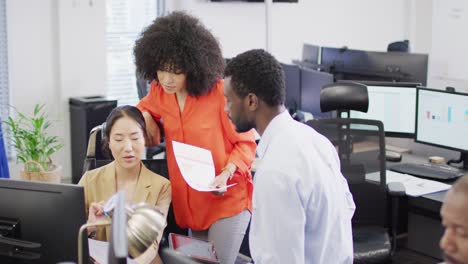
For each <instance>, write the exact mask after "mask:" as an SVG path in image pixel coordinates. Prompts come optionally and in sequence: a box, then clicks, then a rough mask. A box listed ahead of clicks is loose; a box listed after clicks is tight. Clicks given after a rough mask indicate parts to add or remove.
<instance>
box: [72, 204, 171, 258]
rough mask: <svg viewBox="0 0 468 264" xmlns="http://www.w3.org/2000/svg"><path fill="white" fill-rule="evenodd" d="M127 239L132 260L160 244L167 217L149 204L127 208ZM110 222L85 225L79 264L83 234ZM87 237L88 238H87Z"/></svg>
mask: <svg viewBox="0 0 468 264" xmlns="http://www.w3.org/2000/svg"><path fill="white" fill-rule="evenodd" d="M125 209H126V213H127V239H128V253H129V255H130V256H131V257H132V258H136V257H138V256H140V255H141V254H142V253H143V252H145V251H146V250H147V249H148V248H149V247H150V246H151V245H153V244H154V243H158V242H159V241H158V240H159V239H160V238H161V236H162V232H163V231H164V228H165V226H166V217H165V215H164V214H163V213H161V212H159V211H158V210H157V209H156V208H155V207H154V206H151V205H148V204H144V203H141V204H137V205H135V206H127V207H126V208H125ZM110 224H111V222H110V221H101V222H96V223H89V224H84V225H82V226H81V228H80V230H79V233H78V263H79V264H83V263H84V262H83V247H82V241H83V236H84V235H83V234H84V233H85V232H86V230H87V228H88V227H93V226H107V225H110ZM85 237H86V236H85Z"/></svg>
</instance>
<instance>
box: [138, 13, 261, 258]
mask: <svg viewBox="0 0 468 264" xmlns="http://www.w3.org/2000/svg"><path fill="white" fill-rule="evenodd" d="M134 53H135V62H136V66H137V71H138V72H139V73H140V74H141V75H142V76H144V77H145V78H146V79H147V80H150V81H152V83H151V88H150V91H149V94H148V95H147V96H146V97H144V98H143V99H142V100H141V101H140V103H139V104H138V106H137V107H138V108H139V109H140V110H142V112H143V115H144V116H145V121H146V125H147V127H148V134H149V136H150V143H151V144H150V145H155V144H158V143H159V141H160V131H159V128H158V125H157V123H160V124H162V126H163V127H164V135H165V139H166V148H167V152H166V153H167V162H168V168H169V176H170V180H171V184H172V193H173V197H172V202H173V206H174V213H175V217H176V222H177V224H178V225H179V226H180V227H182V228H190V229H191V230H192V234H193V235H194V236H195V237H199V238H205V239H208V240H211V241H213V242H214V245H215V249H216V253H217V255H218V258H219V259H220V261H221V263H224V264H232V263H234V261H235V259H236V256H237V254H238V252H239V248H240V245H241V243H242V239H243V237H244V234H245V230H246V228H247V225H248V223H249V220H250V215H251V214H250V212H251V210H252V176H251V174H250V167H251V164H252V162H253V160H254V158H255V148H256V145H255V138H254V132H253V131H249V132H246V133H237V132H236V130H235V127H234V125H233V124H232V123H231V121H230V120H229V117H228V116H227V114H226V112H224V108H225V105H226V101H225V98H224V94H223V81H222V78H223V69H224V59H223V57H222V55H221V49H220V47H219V45H218V42H217V41H216V39H215V38H214V36H213V35H212V34H211V32H210V31H209V30H207V29H206V28H205V27H204V26H203V25H202V24H201V22H200V21H199V20H198V19H196V18H194V17H192V16H190V15H188V14H186V13H183V12H174V13H171V14H169V15H167V16H163V17H159V18H157V19H156V20H155V21H154V23H153V24H152V25H150V26H149V27H148V28H147V29H146V30H145V31H144V32H143V33H142V35H141V38H140V39H138V40H137V42H136V45H135V50H134ZM162 121H163V122H162ZM173 140H175V141H179V142H183V143H187V144H191V145H195V146H198V147H202V148H205V149H208V150H210V151H211V153H212V155H213V160H214V164H215V171H216V174H217V176H216V178H215V181H214V182H213V184H212V185H213V186H215V187H220V188H222V187H224V186H225V185H226V184H231V183H237V184H236V185H235V186H233V187H231V188H229V189H227V191H226V192H215V193H210V192H199V191H196V190H194V189H191V188H190V187H189V186H188V185H187V183H186V182H185V181H184V179H183V178H182V176H181V173H180V171H179V168H178V166H177V164H176V161H175V157H174V153H173V147H172V141H173ZM200 177H203V175H200Z"/></svg>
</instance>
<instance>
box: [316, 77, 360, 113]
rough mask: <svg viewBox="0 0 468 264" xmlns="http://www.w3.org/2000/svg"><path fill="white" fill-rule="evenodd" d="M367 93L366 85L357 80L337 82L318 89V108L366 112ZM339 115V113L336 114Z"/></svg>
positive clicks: (323, 110)
mask: <svg viewBox="0 0 468 264" xmlns="http://www.w3.org/2000/svg"><path fill="white" fill-rule="evenodd" d="M368 109H369V95H368V93H367V86H366V85H364V84H361V83H357V82H337V83H332V84H329V85H325V86H323V87H322V90H321V91H320V110H321V111H322V112H329V111H335V110H338V111H349V110H356V111H361V112H367V110H368ZM338 116H339V115H338Z"/></svg>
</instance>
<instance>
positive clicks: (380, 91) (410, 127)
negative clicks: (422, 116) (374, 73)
mask: <svg viewBox="0 0 468 264" xmlns="http://www.w3.org/2000/svg"><path fill="white" fill-rule="evenodd" d="M357 82H360V83H363V84H365V85H366V86H367V92H368V95H369V109H368V110H367V113H364V112H359V111H350V117H351V118H362V119H373V120H380V121H382V123H383V124H384V129H385V136H393V137H408V138H412V137H414V126H415V123H416V87H417V86H420V85H421V84H420V83H395V82H369V81H367V82H366V81H357Z"/></svg>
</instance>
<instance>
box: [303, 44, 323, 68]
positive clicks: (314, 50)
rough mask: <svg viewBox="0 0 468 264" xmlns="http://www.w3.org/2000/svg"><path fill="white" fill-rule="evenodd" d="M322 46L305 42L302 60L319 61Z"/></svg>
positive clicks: (316, 62)
mask: <svg viewBox="0 0 468 264" xmlns="http://www.w3.org/2000/svg"><path fill="white" fill-rule="evenodd" d="M319 52H320V47H319V46H315V45H312V44H307V43H304V44H303V45H302V61H303V62H307V63H312V64H318V63H319Z"/></svg>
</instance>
